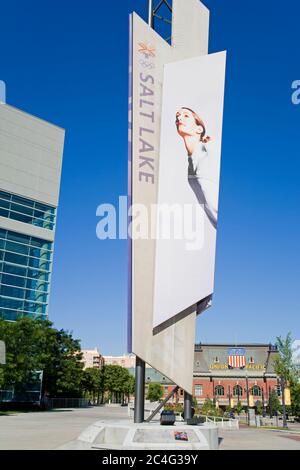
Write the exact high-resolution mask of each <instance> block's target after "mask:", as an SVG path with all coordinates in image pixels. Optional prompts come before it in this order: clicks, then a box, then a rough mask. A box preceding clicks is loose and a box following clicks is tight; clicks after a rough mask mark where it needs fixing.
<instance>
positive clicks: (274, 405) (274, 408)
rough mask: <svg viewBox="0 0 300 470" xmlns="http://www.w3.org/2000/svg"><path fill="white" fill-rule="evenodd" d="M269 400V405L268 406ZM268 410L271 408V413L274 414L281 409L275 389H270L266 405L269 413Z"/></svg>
mask: <svg viewBox="0 0 300 470" xmlns="http://www.w3.org/2000/svg"><path fill="white" fill-rule="evenodd" d="M270 402H271V407H270ZM270 410H272V414H276V413H278V412H279V411H281V404H280V401H279V398H278V395H277V393H276V392H275V390H272V391H271V396H270V399H269V404H268V407H267V411H268V413H270Z"/></svg>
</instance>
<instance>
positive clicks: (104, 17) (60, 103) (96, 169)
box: [0, 0, 300, 354]
mask: <svg viewBox="0 0 300 470" xmlns="http://www.w3.org/2000/svg"><path fill="white" fill-rule="evenodd" d="M204 3H205V5H206V6H207V7H208V8H209V9H210V10H211V26H210V52H217V51H219V50H224V49H227V51H228V64H227V65H228V66H227V79H226V97H225V114H224V129H223V151H222V174H221V192H220V212H219V214H220V215H219V225H218V246H217V262H216V283H215V295H214V303H213V307H212V308H211V309H210V310H208V311H207V312H206V313H204V314H203V315H202V316H201V317H200V318H199V319H198V325H197V329H198V334H197V340H198V341H202V342H228V343H236V342H245V341H247V342H269V341H274V340H275V338H276V336H277V335H286V333H287V332H288V331H291V332H292V336H293V337H294V338H300V328H299V327H300V316H299V313H300V312H299V304H300V302H299V295H300V286H299V277H300V276H299V274H300V273H299V266H300V257H299V251H300V250H299V240H300V223H299V201H300V197H299V196H300V190H299V171H300V162H299V158H300V150H299V140H300V139H299V135H300V105H299V106H295V105H293V104H292V102H291V94H292V90H291V84H292V82H293V81H294V80H297V79H298V80H300V68H299V64H300V47H299V18H300V3H299V2H298V1H296V0H294V1H291V0H287V1H286V2H284V4H281V6H280V8H279V7H278V6H277V5H276V4H275V3H274V2H272V1H270V0H264V1H261V0H260V1H258V0H251V1H250V0H244V1H243V2H241V1H240V0H226V1H221V2H220V1H219V0H205V1H204ZM132 10H135V11H137V12H138V13H139V14H140V15H141V16H143V17H144V18H146V15H147V2H146V0H126V1H119V0H116V1H114V2H104V1H99V0H85V1H84V2H83V1H78V0H76V1H71V0H64V1H63V2H62V1H58V0H51V1H50V0H43V2H41V1H40V0H39V1H38V0H27V1H26V2H20V1H19V0H10V2H3V3H2V5H1V29H0V44H1V61H0V79H1V80H4V81H5V82H6V85H7V102H8V103H9V104H11V105H13V106H16V107H18V108H20V109H23V110H25V111H28V112H29V113H31V114H34V115H37V116H39V117H41V118H43V119H46V120H49V121H50V122H53V123H56V124H58V125H60V126H62V127H64V128H65V129H66V143H65V152H64V162H63V172H62V180H61V193H60V206H59V212H58V226H57V233H56V243H55V258H54V269H53V277H52V293H51V302H50V311H49V317H50V319H51V320H52V321H53V322H54V324H55V326H56V327H58V328H65V329H68V330H71V331H73V334H74V336H75V337H76V338H81V340H82V346H83V347H85V348H87V347H95V346H98V347H100V350H101V351H102V352H103V353H104V354H120V353H123V352H126V330H127V328H126V319H127V299H126V296H127V242H126V241H105V242H104V241H99V240H98V239H97V238H96V234H95V228H96V223H97V218H96V215H95V213H96V207H97V206H98V205H99V204H100V203H102V202H112V203H116V202H117V200H118V196H119V195H124V194H126V192H127V88H128V83H127V73H128V65H127V60H128V14H129V12H131V11H132ZM116 122H118V129H119V139H118V141H117V142H114V150H112V149H111V148H110V146H109V141H110V139H111V138H113V136H114V135H115V125H116ZM112 130H113V133H112ZM116 162H118V163H117V164H116Z"/></svg>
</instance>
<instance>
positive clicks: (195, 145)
mask: <svg viewBox="0 0 300 470" xmlns="http://www.w3.org/2000/svg"><path fill="white" fill-rule="evenodd" d="M176 127H177V132H178V134H179V135H180V137H182V139H183V141H184V145H185V148H186V151H187V157H188V182H189V185H190V187H191V189H192V190H193V192H194V194H195V196H196V198H197V200H198V202H199V204H201V205H202V207H203V209H204V211H205V213H206V215H207V217H208V219H209V221H210V222H211V224H212V225H213V227H214V228H216V227H217V218H218V182H217V176H218V172H217V171H216V168H215V167H216V162H213V161H212V157H211V156H210V155H209V154H208V151H207V145H206V144H207V143H208V142H209V141H210V140H211V139H210V137H209V136H207V135H206V128H205V124H204V122H203V120H202V119H201V118H200V117H199V116H198V114H196V113H195V111H193V110H192V109H190V108H185V107H182V108H180V109H179V111H177V113H176Z"/></svg>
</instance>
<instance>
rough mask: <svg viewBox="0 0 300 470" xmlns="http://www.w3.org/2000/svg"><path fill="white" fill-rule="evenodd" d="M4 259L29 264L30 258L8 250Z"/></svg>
mask: <svg viewBox="0 0 300 470" xmlns="http://www.w3.org/2000/svg"><path fill="white" fill-rule="evenodd" d="M4 260H5V261H8V262H9V263H14V264H22V265H23V266H27V261H28V258H27V256H21V255H16V254H15V253H8V252H6V253H5V255H4Z"/></svg>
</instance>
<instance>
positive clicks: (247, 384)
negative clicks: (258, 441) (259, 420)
mask: <svg viewBox="0 0 300 470" xmlns="http://www.w3.org/2000/svg"><path fill="white" fill-rule="evenodd" d="M246 393H247V423H248V426H250V419H249V383H248V375H246Z"/></svg>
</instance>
